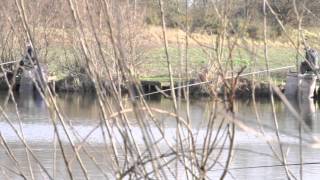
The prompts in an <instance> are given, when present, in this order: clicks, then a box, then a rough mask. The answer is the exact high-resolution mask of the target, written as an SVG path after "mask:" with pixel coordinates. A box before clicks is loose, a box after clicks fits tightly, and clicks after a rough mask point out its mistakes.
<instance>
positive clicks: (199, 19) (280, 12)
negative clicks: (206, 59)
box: [139, 0, 320, 38]
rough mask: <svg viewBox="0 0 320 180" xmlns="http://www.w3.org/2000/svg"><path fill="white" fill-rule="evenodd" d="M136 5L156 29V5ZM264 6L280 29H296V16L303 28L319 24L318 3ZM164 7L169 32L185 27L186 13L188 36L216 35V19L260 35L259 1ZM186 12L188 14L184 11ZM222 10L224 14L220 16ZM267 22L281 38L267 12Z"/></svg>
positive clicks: (291, 0)
mask: <svg viewBox="0 0 320 180" xmlns="http://www.w3.org/2000/svg"><path fill="white" fill-rule="evenodd" d="M186 1H187V2H188V6H186ZM139 2H140V5H141V6H142V7H144V8H145V9H146V18H145V21H146V23H148V24H152V25H159V24H160V18H159V17H160V16H159V13H158V10H157V8H158V5H157V2H156V1H148V0H140V1H139ZM268 3H269V5H270V7H271V8H272V9H273V11H274V13H275V14H276V15H277V17H278V18H279V20H280V21H281V22H282V24H283V25H284V26H288V27H296V26H298V24H299V23H298V19H297V14H299V16H301V17H303V18H302V21H303V22H302V25H303V26H308V27H310V26H311V27H315V26H317V25H318V24H319V19H318V16H319V14H320V3H319V2H318V1H315V0H269V1H268ZM165 6H166V12H167V14H166V22H167V26H169V27H172V28H176V27H179V28H183V27H185V24H186V23H185V22H186V12H188V25H189V28H190V31H191V32H200V31H204V32H206V33H209V34H212V33H213V34H216V33H218V31H219V28H220V20H221V19H220V17H219V16H228V18H230V19H231V20H232V21H233V22H232V24H233V27H232V31H239V30H240V29H241V27H242V26H243V25H244V24H246V31H247V33H248V34H249V35H250V36H252V37H253V38H259V36H261V35H259V34H262V33H261V32H260V31H262V22H263V11H262V9H263V1H261V0H173V1H172V0H165ZM226 7H227V8H226ZM187 8H188V11H186V9H187ZM223 8H224V13H225V14H221V12H223V11H221V9H223ZM268 11H270V10H269V9H268ZM268 18H269V19H268V22H269V23H268V24H269V27H270V30H271V31H272V32H273V34H272V35H273V36H280V35H282V32H283V31H282V29H281V27H280V25H279V23H278V22H277V20H276V18H275V16H274V15H273V14H272V13H270V12H269V13H268Z"/></svg>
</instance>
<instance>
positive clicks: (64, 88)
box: [55, 77, 284, 98]
mask: <svg viewBox="0 0 320 180" xmlns="http://www.w3.org/2000/svg"><path fill="white" fill-rule="evenodd" d="M197 83H201V81H199V80H195V79H193V80H190V81H189V82H188V83H187V82H185V83H183V84H184V85H186V84H189V85H191V84H197ZM101 84H102V85H103V86H104V88H105V89H106V90H107V91H108V90H111V89H110V88H111V83H110V82H101ZM180 86H181V84H180ZM117 87H121V91H122V92H124V93H127V92H128V87H127V86H126V85H121V86H118V85H117ZM140 87H141V91H143V93H144V94H157V92H159V91H161V93H159V94H161V95H164V96H171V90H170V86H169V85H167V84H166V85H163V84H162V83H161V82H158V81H141V82H140ZM175 87H179V83H175ZM253 87H254V89H255V95H256V96H258V97H268V96H269V95H270V91H269V86H268V84H267V83H265V82H255V83H254V86H253V84H252V81H251V80H248V79H245V78H241V79H239V82H238V84H237V88H236V96H237V97H241V98H249V97H251V96H252V93H253ZM278 87H279V88H280V89H281V91H284V84H281V85H278ZM55 89H56V92H95V88H94V84H93V82H92V81H91V80H90V79H89V78H88V77H86V78H83V79H76V78H72V77H67V78H65V79H62V80H59V81H57V82H55ZM175 92H176V93H177V94H178V93H180V94H181V95H182V96H184V93H185V91H183V90H181V89H179V88H177V89H175ZM223 93H224V90H223V87H219V88H218V91H217V92H216V94H218V95H223ZM136 94H137V95H138V92H136ZM213 94H214V93H212V91H211V85H210V84H202V85H194V86H190V87H189V95H190V97H195V98H197V97H210V96H212V95H213Z"/></svg>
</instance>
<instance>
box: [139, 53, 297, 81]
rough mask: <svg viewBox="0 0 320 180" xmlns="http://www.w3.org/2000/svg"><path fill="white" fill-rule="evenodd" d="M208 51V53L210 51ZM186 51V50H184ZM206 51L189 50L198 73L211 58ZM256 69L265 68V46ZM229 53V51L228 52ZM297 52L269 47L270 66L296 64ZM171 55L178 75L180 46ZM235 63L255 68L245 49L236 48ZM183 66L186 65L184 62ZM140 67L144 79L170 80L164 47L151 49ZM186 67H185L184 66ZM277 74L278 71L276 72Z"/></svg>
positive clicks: (237, 66)
mask: <svg viewBox="0 0 320 180" xmlns="http://www.w3.org/2000/svg"><path fill="white" fill-rule="evenodd" d="M208 52H209V54H211V56H214V53H213V51H212V50H211V52H210V51H208ZM208 52H207V53H208ZM183 53H184V52H183ZM207 53H205V52H204V51H203V50H202V49H201V48H190V49H189V50H188V61H189V65H188V66H189V69H190V70H191V71H192V72H193V73H191V74H197V73H198V72H199V71H200V69H201V68H203V67H205V66H206V65H207V63H208V62H209V60H210V55H209V54H207ZM257 54H258V56H257V59H256V61H257V64H256V70H265V69H266V65H265V59H264V52H263V48H262V47H261V48H260V49H259V51H258V52H257ZM226 55H227V52H226ZM295 56H296V52H295V50H294V49H291V48H284V47H270V48H269V49H268V59H269V64H270V68H279V67H283V66H290V65H295V61H296V60H295ZM169 57H170V61H171V64H172V69H173V74H174V77H177V75H178V72H179V71H180V68H181V64H180V59H181V58H180V57H181V56H180V52H179V49H178V48H172V47H171V48H169ZM232 61H233V64H234V67H235V69H240V68H241V67H243V66H246V70H245V72H250V71H252V69H253V64H254V63H253V60H252V58H251V56H250V54H249V53H248V52H247V51H246V50H244V49H236V50H235V51H234V52H233V59H232ZM182 66H185V64H184V63H182ZM139 68H140V76H141V77H142V78H143V79H150V80H151V79H157V80H160V81H166V80H168V79H169V78H168V69H167V62H166V57H165V52H164V49H163V48H153V49H151V50H149V51H148V52H147V53H146V54H145V56H144V63H143V64H142V65H141V67H139ZM182 69H184V67H183V68H182ZM275 74H276V73H275Z"/></svg>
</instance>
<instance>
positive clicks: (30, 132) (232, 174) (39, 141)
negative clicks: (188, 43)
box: [0, 93, 320, 179]
mask: <svg viewBox="0 0 320 180" xmlns="http://www.w3.org/2000/svg"><path fill="white" fill-rule="evenodd" d="M16 99H17V108H18V109H19V115H20V118H21V128H22V130H23V136H24V138H25V140H26V142H27V143H28V145H29V146H30V148H31V149H32V150H33V152H34V154H35V155H36V156H37V158H38V159H39V160H40V161H41V162H42V164H43V165H44V167H46V168H47V170H48V171H49V173H50V174H51V175H52V176H53V177H54V178H55V179H68V174H67V171H66V168H65V164H64V160H63V157H62V155H61V153H59V152H60V151H59V150H56V149H59V148H55V147H58V144H57V143H53V142H55V140H56V138H54V137H55V136H54V128H53V126H52V122H51V120H50V118H49V113H48V111H47V108H46V105H45V103H44V102H43V101H42V99H41V98H40V97H39V96H37V95H34V96H21V95H20V96H18V95H17V96H16ZM57 102H58V104H59V107H60V109H61V110H62V114H63V116H64V117H65V122H66V124H67V125H68V128H69V131H70V132H72V133H71V134H72V137H71V139H72V140H73V141H74V143H75V144H79V142H80V141H81V139H83V138H85V137H86V136H87V134H88V133H89V132H90V131H93V132H92V134H91V135H90V137H89V138H88V139H87V142H88V144H89V145H87V146H86V147H87V148H86V152H82V157H83V162H84V164H85V166H86V169H87V171H88V174H89V177H90V178H91V179H104V178H105V176H104V175H107V176H109V178H111V179H113V177H112V175H110V174H109V172H110V168H111V165H110V157H109V156H108V154H107V153H106V151H107V150H106V148H110V147H106V146H109V143H110V142H106V141H107V140H105V139H104V138H103V135H102V133H101V132H100V131H99V130H98V129H97V128H96V127H97V125H99V123H100V116H101V114H100V110H99V106H98V102H97V99H96V97H95V96H93V95H80V94H60V95H59V96H58V98H57ZM290 102H291V103H292V105H293V106H294V108H296V109H297V110H298V111H299V112H301V114H302V116H303V119H304V122H305V125H306V126H305V127H304V128H303V129H302V138H303V140H304V141H303V144H302V147H303V148H302V152H300V148H299V147H300V146H299V130H300V129H301V126H300V123H299V122H298V121H297V120H296V119H295V117H294V116H293V114H292V113H291V112H290V111H289V109H288V108H287V107H286V106H285V105H284V104H283V103H282V102H280V101H279V100H276V103H275V112H276V116H277V119H278V126H279V131H280V140H281V142H282V147H283V151H284V154H285V156H286V157H287V163H288V164H289V169H290V171H291V172H292V173H293V174H294V175H295V176H296V177H298V178H299V177H300V175H301V174H300V170H301V166H299V163H300V153H301V154H302V159H303V162H304V163H305V165H304V166H303V167H302V170H303V171H302V172H303V173H302V175H301V176H303V178H304V179H318V178H319V177H320V164H319V163H320V156H319V149H318V148H319V147H318V148H317V146H316V144H315V143H314V142H315V141H314V139H313V136H319V132H320V122H319V121H318V116H319V115H320V114H319V113H320V111H319V108H318V107H319V105H318V103H317V102H314V101H313V100H310V101H306V102H298V101H295V100H292V101H290ZM110 103H111V105H112V101H110ZM147 103H148V104H149V105H150V106H151V107H153V108H157V109H162V110H166V111H173V107H172V101H171V100H170V99H166V98H156V99H150V100H147ZM0 104H1V106H2V107H5V109H4V111H5V112H6V114H7V116H8V117H9V119H10V120H11V121H12V123H13V125H14V126H15V127H16V128H17V129H19V128H20V126H19V124H20V123H19V121H18V117H17V115H16V111H15V105H14V104H13V103H12V102H10V101H9V102H7V98H6V95H5V93H3V95H1V96H0ZM4 105H5V106H4ZM218 106H222V104H219V105H218ZM179 107H180V111H181V116H183V117H185V113H184V112H185V110H186V107H187V105H186V102H185V101H181V103H180V104H179ZM255 107H256V110H257V111H255V108H254V103H253V102H252V100H237V101H236V103H235V111H236V115H235V116H236V118H237V120H238V121H239V122H242V123H243V124H245V125H246V127H250V129H251V130H248V129H244V128H243V127H242V128H241V127H237V129H236V135H235V145H234V149H235V150H234V153H233V159H232V162H231V165H230V171H229V173H228V174H227V176H226V179H286V172H285V169H284V167H283V166H281V163H280V162H279V160H277V159H276V158H274V154H273V153H272V150H271V148H270V147H269V145H268V144H267V143H266V139H268V138H270V141H271V143H274V147H275V149H276V152H278V153H279V152H280V151H279V146H277V143H276V140H277V138H275V137H276V136H275V131H274V129H275V124H274V121H273V114H272V108H271V104H270V101H269V100H268V99H258V100H257V101H256V106H255ZM211 111H212V102H211V101H210V100H208V99H199V100H191V102H190V119H191V122H192V123H191V124H192V131H194V132H195V133H196V140H195V141H196V145H197V147H199V148H200V147H202V144H203V139H204V137H203V136H204V133H205V132H206V130H207V119H208V117H209V113H210V112H211ZM257 115H258V117H259V120H260V122H261V124H262V126H263V130H264V133H265V136H264V137H261V136H259V134H258V133H260V132H261V131H260V126H259V125H258V121H257ZM128 117H129V119H130V121H132V123H131V127H132V131H133V133H134V136H135V139H136V142H137V143H138V146H139V147H142V148H143V138H142V135H141V132H140V128H139V125H138V122H137V121H135V119H134V117H135V116H134V115H133V114H132V113H131V114H130V113H129V114H128ZM156 117H157V119H158V120H159V123H160V125H161V126H162V127H163V128H164V133H165V136H166V137H167V139H168V140H169V141H170V142H174V140H175V134H176V121H175V118H173V117H171V116H168V115H167V114H156ZM220 121H221V120H218V121H217V122H216V125H215V126H214V128H215V129H217V127H218V125H219V122H220ZM113 125H114V124H113ZM152 128H154V127H151V129H152ZM58 129H59V130H60V131H62V127H61V125H59V127H58ZM214 131H215V130H214ZM0 132H1V134H2V136H3V137H4V139H5V140H6V142H7V143H8V145H9V147H10V149H11V150H12V153H13V154H14V155H15V157H16V159H17V161H18V162H19V167H20V169H21V170H22V171H23V172H25V173H26V175H28V176H30V174H29V170H28V168H29V167H28V158H27V156H26V152H25V149H24V147H23V145H22V143H21V142H20V140H19V138H18V137H17V135H16V134H15V133H14V131H13V130H12V128H11V127H10V125H9V124H8V123H7V122H6V121H5V119H4V117H1V121H0ZM153 132H154V136H158V135H159V132H157V130H154V131H153ZM115 137H116V139H117V140H118V142H117V143H123V142H122V140H121V138H120V134H119V132H116V131H115ZM61 139H62V142H63V143H64V146H65V151H66V152H65V153H66V154H67V156H68V158H69V160H70V161H71V162H72V166H71V168H72V171H73V176H74V179H84V176H83V174H82V171H81V168H80V167H79V165H77V163H75V161H76V159H75V155H74V154H73V152H72V149H71V148H70V146H69V145H68V138H67V137H66V136H65V135H62V136H61ZM227 147H228V145H226V148H227ZM226 150H227V149H226ZM86 153H88V154H90V156H91V157H90V156H88V155H87V154H86ZM214 153H217V152H214ZM119 156H123V155H122V154H119ZM225 156H226V154H223V155H222V157H221V159H220V161H221V162H224V161H225V159H226V158H225ZM92 159H94V161H93V160H92ZM31 162H32V163H31V166H32V169H33V176H34V177H35V179H46V175H45V174H44V172H43V171H41V170H40V168H39V165H38V164H37V163H35V161H34V160H33V159H32V158H31ZM97 165H98V166H99V167H100V168H101V169H103V172H104V173H105V174H103V173H102V172H101V170H99V168H97ZM10 168H12V169H13V170H16V166H15V163H14V162H13V161H12V160H11V159H10V157H9V156H8V155H7V153H6V152H5V149H4V148H3V146H1V147H0V170H1V171H0V172H2V173H0V177H2V178H1V179H5V178H8V179H19V176H17V175H15V174H14V173H12V172H11V171H10V170H9V169H10ZM222 169H223V167H222V166H221V167H220V168H219V166H216V167H215V168H213V169H212V171H210V172H209V173H208V179H217V178H219V177H220V175H221V172H222ZM178 172H179V174H181V178H182V179H185V177H184V176H185V174H184V173H183V168H182V167H180V168H179V171H178Z"/></svg>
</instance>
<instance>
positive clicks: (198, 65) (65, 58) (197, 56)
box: [47, 27, 296, 82]
mask: <svg viewBox="0 0 320 180" xmlns="http://www.w3.org/2000/svg"><path fill="white" fill-rule="evenodd" d="M145 31H146V32H144V34H146V35H145V36H144V37H145V39H144V41H147V40H149V41H148V42H150V45H145V44H144V45H143V47H141V51H142V52H144V54H143V56H141V59H140V61H141V62H142V63H141V64H140V65H139V66H138V67H137V68H138V72H139V77H140V78H141V79H143V80H152V81H161V82H167V81H168V80H169V77H168V70H167V63H166V57H165V52H164V48H163V45H162V41H161V28H159V27H149V28H146V30H145ZM177 34H180V36H179V37H180V40H179V41H180V42H183V38H181V37H183V36H181V35H183V32H182V31H179V30H176V29H168V41H169V47H170V48H169V49H168V50H169V56H170V60H171V63H172V69H173V72H174V77H175V78H177V77H178V72H180V71H181V70H182V71H184V69H185V66H186V65H185V62H182V63H181V54H182V55H184V53H185V52H180V50H179V48H178V47H177V46H178V45H177ZM192 36H193V38H195V39H197V41H200V42H201V43H203V44H206V45H209V46H212V45H213V40H214V38H215V36H214V35H213V36H208V35H202V34H196V33H195V34H194V35H192ZM146 39H147V40H146ZM159 39H160V40H159ZM247 41H248V42H251V40H247ZM256 43H257V44H258V46H259V47H258V49H259V50H258V52H257V54H258V56H257V57H258V58H257V65H256V70H265V69H266V67H265V60H264V55H263V54H264V53H263V45H262V42H259V41H256ZM240 45H241V44H240ZM268 47H269V49H268V57H269V61H270V68H278V67H283V66H289V65H295V62H296V60H295V59H296V58H295V56H296V50H295V49H294V48H292V47H290V45H289V44H288V43H287V42H284V41H283V42H280V41H271V40H270V41H269V42H268ZM70 49H71V48H70ZM225 51H226V49H225ZM66 53H67V54H65V52H64V50H63V48H62V47H59V44H56V45H55V46H52V47H49V51H48V61H47V62H48V65H49V71H50V72H54V74H55V76H57V77H58V79H62V78H64V77H66V76H68V71H67V70H65V68H64V67H65V66H66V64H69V65H74V64H75V59H74V57H73V54H72V51H71V50H67V52H66ZM207 53H209V54H207ZM226 54H227V53H226ZM210 56H211V57H214V51H213V50H209V49H206V52H205V51H204V50H203V49H202V48H201V47H200V46H199V45H198V44H197V43H196V42H195V41H193V40H192V39H190V48H189V49H188V68H189V70H190V71H189V73H190V76H191V77H194V78H195V77H196V76H197V75H198V73H199V72H200V70H201V69H202V68H205V67H206V66H207V65H208V63H209V61H210ZM183 61H184V60H183ZM233 63H234V65H235V69H237V68H238V69H239V68H240V67H243V66H246V70H245V71H246V72H250V71H252V68H253V60H252V58H251V56H250V54H249V53H248V51H247V50H246V49H245V48H240V47H238V48H237V49H235V50H234V52H233ZM276 78H279V77H276ZM280 79H281V77H280Z"/></svg>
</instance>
